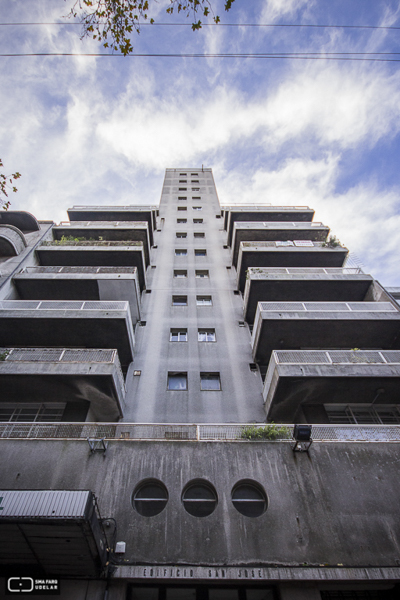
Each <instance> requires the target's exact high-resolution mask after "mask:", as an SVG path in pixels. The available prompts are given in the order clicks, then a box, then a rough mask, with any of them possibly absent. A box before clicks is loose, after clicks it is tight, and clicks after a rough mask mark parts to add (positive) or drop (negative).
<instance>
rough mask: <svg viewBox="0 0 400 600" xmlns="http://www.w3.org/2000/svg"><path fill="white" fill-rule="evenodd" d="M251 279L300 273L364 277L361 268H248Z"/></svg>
mask: <svg viewBox="0 0 400 600" xmlns="http://www.w3.org/2000/svg"><path fill="white" fill-rule="evenodd" d="M248 270H249V274H250V276H251V277H254V278H257V277H260V278H261V277H262V276H263V275H300V274H302V273H311V274H317V275H318V274H323V275H360V274H363V275H364V271H363V270H362V269H361V267H288V268H285V267H249V269H248Z"/></svg>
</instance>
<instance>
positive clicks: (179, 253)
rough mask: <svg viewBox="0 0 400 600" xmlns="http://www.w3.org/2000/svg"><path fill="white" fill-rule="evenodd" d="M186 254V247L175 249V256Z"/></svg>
mask: <svg viewBox="0 0 400 600" xmlns="http://www.w3.org/2000/svg"><path fill="white" fill-rule="evenodd" d="M186 255H187V250H186V248H176V249H175V256H186Z"/></svg>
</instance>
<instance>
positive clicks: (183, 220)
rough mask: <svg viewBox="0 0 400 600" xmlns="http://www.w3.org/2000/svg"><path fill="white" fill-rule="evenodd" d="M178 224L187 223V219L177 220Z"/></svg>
mask: <svg viewBox="0 0 400 600" xmlns="http://www.w3.org/2000/svg"><path fill="white" fill-rule="evenodd" d="M176 222H177V223H187V219H177V220H176Z"/></svg>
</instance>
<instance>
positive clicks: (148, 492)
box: [132, 479, 168, 517]
mask: <svg viewBox="0 0 400 600" xmlns="http://www.w3.org/2000/svg"><path fill="white" fill-rule="evenodd" d="M167 502H168V491H167V488H166V487H165V485H164V484H163V483H161V481H157V480H154V479H152V480H148V479H147V480H146V481H142V482H141V483H139V484H138V485H137V486H136V488H135V490H134V492H133V494H132V506H133V508H134V509H135V510H136V512H138V513H139V515H142V517H155V515H158V514H159V513H160V512H162V511H163V510H164V508H165V506H166V504H167Z"/></svg>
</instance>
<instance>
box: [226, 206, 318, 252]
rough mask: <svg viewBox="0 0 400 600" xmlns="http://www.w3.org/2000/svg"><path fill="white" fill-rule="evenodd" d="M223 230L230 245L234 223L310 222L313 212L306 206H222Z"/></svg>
mask: <svg viewBox="0 0 400 600" xmlns="http://www.w3.org/2000/svg"><path fill="white" fill-rule="evenodd" d="M223 209H224V229H225V230H226V231H227V232H228V241H227V243H228V245H229V246H230V245H231V242H232V234H233V226H234V224H235V222H236V221H253V222H255V221H281V222H282V221H295V222H298V221H305V222H311V221H312V220H313V217H314V211H313V210H312V209H311V208H308V206H250V205H247V206H246V205H244V206H243V205H242V206H224V207H223Z"/></svg>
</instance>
